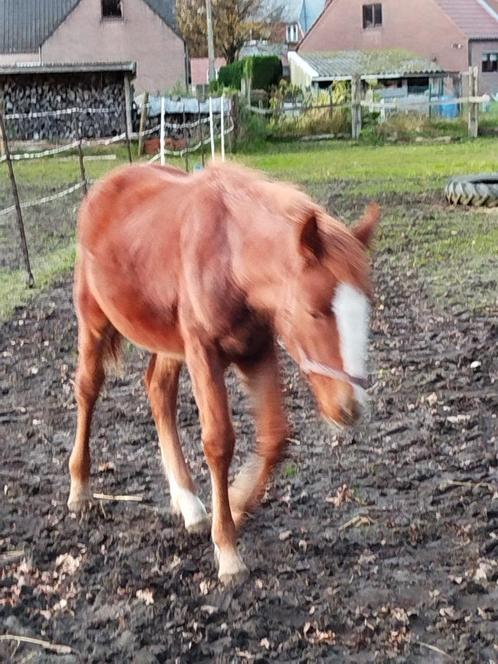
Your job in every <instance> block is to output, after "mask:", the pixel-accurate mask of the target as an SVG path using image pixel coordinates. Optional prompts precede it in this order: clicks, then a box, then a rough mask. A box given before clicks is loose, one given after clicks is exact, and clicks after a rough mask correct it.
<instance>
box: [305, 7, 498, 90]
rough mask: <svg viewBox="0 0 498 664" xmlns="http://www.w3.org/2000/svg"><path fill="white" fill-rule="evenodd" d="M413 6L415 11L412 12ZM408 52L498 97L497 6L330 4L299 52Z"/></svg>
mask: <svg viewBox="0 0 498 664" xmlns="http://www.w3.org/2000/svg"><path fill="white" fill-rule="evenodd" d="M415 5H416V6H415ZM393 48H394V49H400V48H402V49H408V50H410V51H412V52H414V53H417V54H418V55H421V56H423V57H426V58H428V59H430V60H432V61H434V62H436V63H437V64H438V65H440V66H441V68H442V69H444V70H446V71H457V72H465V71H467V70H468V67H469V66H470V65H477V66H478V67H479V74H480V85H479V87H480V91H481V92H483V93H484V92H490V93H496V92H498V0H417V2H416V3H415V2H407V0H402V1H400V0H381V1H380V2H373V3H372V2H369V1H368V0H329V2H328V4H327V5H326V7H325V9H324V11H323V12H322V14H321V15H320V17H319V18H318V20H317V21H316V22H315V24H314V25H313V26H312V27H311V29H310V30H309V32H308V33H307V34H306V35H305V36H304V37H303V39H302V40H301V42H300V44H299V45H298V49H297V50H298V52H300V53H303V54H304V53H313V52H328V51H343V50H347V49H360V50H366V49H393Z"/></svg>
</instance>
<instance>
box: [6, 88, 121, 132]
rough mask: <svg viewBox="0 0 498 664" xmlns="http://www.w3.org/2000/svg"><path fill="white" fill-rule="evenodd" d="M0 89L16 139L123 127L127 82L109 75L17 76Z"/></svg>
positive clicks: (119, 129)
mask: <svg viewBox="0 0 498 664" xmlns="http://www.w3.org/2000/svg"><path fill="white" fill-rule="evenodd" d="M106 78H108V80H106ZM0 89H3V106H4V112H5V114H6V115H7V131H8V135H9V138H11V139H14V140H32V141H38V140H48V141H57V140H67V139H72V138H77V137H79V136H81V137H82V138H104V137H111V136H115V135H117V134H121V133H122V132H123V131H124V130H125V113H124V103H125V102H124V91H123V84H122V82H119V81H116V79H112V78H110V77H106V76H105V75H99V76H85V77H84V78H76V77H74V76H71V77H69V76H67V77H64V81H63V82H62V81H61V77H54V76H46V77H44V78H43V79H40V77H37V76H34V75H33V76H26V75H24V76H16V77H9V78H5V79H4V80H3V81H0ZM68 109H76V110H72V111H71V112H67V110H68ZM9 116H10V117H9Z"/></svg>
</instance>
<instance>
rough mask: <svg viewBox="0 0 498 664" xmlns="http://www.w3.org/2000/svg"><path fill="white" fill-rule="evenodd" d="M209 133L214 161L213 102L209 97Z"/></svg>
mask: <svg viewBox="0 0 498 664" xmlns="http://www.w3.org/2000/svg"><path fill="white" fill-rule="evenodd" d="M209 133H210V134H211V159H214V127H213V100H212V98H211V97H209Z"/></svg>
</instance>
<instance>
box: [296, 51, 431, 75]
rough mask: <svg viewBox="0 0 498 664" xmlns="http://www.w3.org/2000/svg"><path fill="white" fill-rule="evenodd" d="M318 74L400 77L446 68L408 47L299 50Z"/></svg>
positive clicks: (301, 55)
mask: <svg viewBox="0 0 498 664" xmlns="http://www.w3.org/2000/svg"><path fill="white" fill-rule="evenodd" d="M299 57H301V58H302V59H303V60H304V61H305V62H306V63H307V64H308V65H310V67H312V68H313V69H314V70H315V71H316V73H317V77H318V78H324V79H327V78H331V79H332V78H351V77H352V76H356V75H360V76H386V77H398V76H407V75H412V76H414V75H417V74H421V75H424V74H437V73H441V72H442V71H443V70H442V69H441V67H440V65H438V64H437V63H436V62H432V61H431V60H428V59H427V58H423V57H420V56H419V55H415V54H414V53H410V52H409V51H403V50H398V49H387V50H375V51H332V52H329V53H323V52H319V53H301V52H300V53H299Z"/></svg>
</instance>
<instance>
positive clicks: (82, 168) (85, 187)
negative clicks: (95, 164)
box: [78, 137, 88, 196]
mask: <svg viewBox="0 0 498 664" xmlns="http://www.w3.org/2000/svg"><path fill="white" fill-rule="evenodd" d="M78 158H79V162H80V174H81V182H82V183H83V191H84V192H85V196H86V195H87V193H88V180H87V179H86V172H85V162H84V160H83V147H82V140H81V137H80V139H79V141H78Z"/></svg>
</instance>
